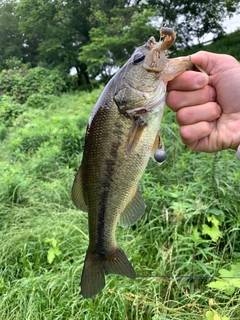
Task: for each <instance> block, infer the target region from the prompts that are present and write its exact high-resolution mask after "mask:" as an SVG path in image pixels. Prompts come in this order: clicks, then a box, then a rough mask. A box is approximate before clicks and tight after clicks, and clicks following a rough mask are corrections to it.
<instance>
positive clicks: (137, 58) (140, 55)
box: [133, 52, 145, 64]
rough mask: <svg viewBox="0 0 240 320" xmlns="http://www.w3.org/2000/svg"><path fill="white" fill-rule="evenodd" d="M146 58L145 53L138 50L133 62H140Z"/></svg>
mask: <svg viewBox="0 0 240 320" xmlns="http://www.w3.org/2000/svg"><path fill="white" fill-rule="evenodd" d="M144 58H145V55H144V54H143V53H142V52H136V53H135V54H134V56H133V63H134V64H138V63H140V62H142V61H143V60H144Z"/></svg>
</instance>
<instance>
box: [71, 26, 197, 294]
mask: <svg viewBox="0 0 240 320" xmlns="http://www.w3.org/2000/svg"><path fill="white" fill-rule="evenodd" d="M175 38H176V34H175V32H174V31H173V29H171V28H167V27H162V28H161V29H160V40H159V41H156V40H155V38H154V37H150V39H149V40H148V41H147V42H146V43H145V44H144V45H142V46H140V47H138V48H136V50H135V51H134V52H133V54H132V56H131V57H130V58H129V60H128V61H127V62H126V63H125V64H124V65H123V67H122V68H121V69H119V71H118V72H117V73H116V74H115V75H114V76H113V77H112V79H111V80H110V81H109V82H108V84H107V85H106V86H105V88H104V89H103V92H102V93H101V95H100V97H99V98H98V100H97V102H96V105H95V107H94V108H93V111H92V114H91V116H90V119H89V121H88V125H87V129H86V136H85V146H84V151H83V158H82V162H81V165H80V168H79V170H78V172H77V174H76V177H75V179H74V183H73V186H72V200H73V203H74V205H75V206H76V207H77V208H78V209H80V210H82V211H85V212H88V229H89V246H88V249H87V252H86V257H85V261H84V266H83V271H82V276H81V283H80V286H81V294H82V296H83V298H92V297H94V296H95V295H97V294H98V293H99V292H100V291H101V290H102V289H103V288H104V286H105V276H106V275H108V274H117V275H121V276H125V277H128V278H130V279H135V278H136V273H135V271H134V269H133V267H132V265H131V263H130V261H129V260H128V258H127V257H126V255H125V253H124V252H123V250H122V249H121V248H120V247H119V246H118V245H117V242H116V236H115V232H116V228H117V225H120V226H122V227H127V226H131V225H133V224H135V223H136V222H137V221H138V220H139V219H140V218H141V217H142V215H143V214H144V212H145V208H146V205H145V203H144V200H143V198H142V196H141V193H140V192H139V190H138V182H139V180H140V179H141V177H142V175H143V172H144V170H145V168H146V166H147V163H148V161H149V158H150V157H153V155H154V153H155V151H156V150H158V149H161V148H162V139H161V138H160V134H159V129H160V124H161V119H162V116H163V110H164V105H165V97H166V85H167V82H168V81H169V80H171V79H173V78H174V77H176V76H177V75H179V74H181V73H182V72H184V71H186V70H189V69H193V67H194V66H193V64H192V62H191V61H190V58H188V57H182V58H175V59H168V58H167V55H168V53H169V51H168V48H169V47H170V46H171V45H172V44H173V43H174V41H175Z"/></svg>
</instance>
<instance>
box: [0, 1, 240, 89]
mask: <svg viewBox="0 0 240 320" xmlns="http://www.w3.org/2000/svg"><path fill="white" fill-rule="evenodd" d="M239 2H240V0H220V1H219V0H203V1H201V2H199V1H194V0H193V1H190V0H185V1H181V2H179V1H178V0H143V1H139V0H138V1H137V0H108V1H107V0H66V1H62V0H19V1H17V0H5V1H4V0H0V70H3V69H8V68H9V67H10V66H11V67H12V66H13V65H14V66H15V67H16V65H17V61H21V62H22V63H28V64H29V65H30V66H31V67H35V66H43V67H47V68H50V69H51V68H56V67H57V68H58V69H59V70H60V71H61V72H62V73H63V74H65V75H67V74H69V72H70V69H71V68H75V70H76V72H77V76H78V83H79V85H80V84H83V83H89V82H90V80H91V79H94V78H95V77H96V76H100V77H103V78H104V77H108V76H109V75H110V74H111V73H112V72H113V70H115V69H116V67H119V66H121V65H122V64H123V62H124V61H125V60H126V59H127V58H128V57H129V56H130V54H131V53H132V51H133V50H134V48H135V47H137V46H139V45H141V44H142V43H144V42H145V41H146V40H147V39H148V38H149V37H150V36H151V35H153V36H155V37H157V38H158V37H159V27H160V26H161V24H162V23H163V22H166V23H167V25H168V26H170V27H172V28H174V29H175V30H176V31H177V41H176V48H181V49H183V48H186V47H190V46H191V45H192V44H193V40H196V39H197V41H198V42H199V43H201V42H202V40H203V37H204V36H205V35H206V34H209V33H212V34H213V35H214V37H218V36H219V35H221V34H223V32H224V30H223V25H222V23H223V20H224V19H225V17H226V16H227V15H230V16H231V14H233V13H234V12H237V10H239Z"/></svg>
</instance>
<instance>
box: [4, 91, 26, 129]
mask: <svg viewBox="0 0 240 320" xmlns="http://www.w3.org/2000/svg"><path fill="white" fill-rule="evenodd" d="M24 110H25V106H23V105H21V104H19V103H16V101H14V98H13V97H11V96H8V95H5V94H4V95H2V96H0V122H2V123H4V124H5V125H6V126H11V125H12V124H13V121H14V119H16V118H17V117H18V116H19V115H20V114H21V113H22V112H23V111H24Z"/></svg>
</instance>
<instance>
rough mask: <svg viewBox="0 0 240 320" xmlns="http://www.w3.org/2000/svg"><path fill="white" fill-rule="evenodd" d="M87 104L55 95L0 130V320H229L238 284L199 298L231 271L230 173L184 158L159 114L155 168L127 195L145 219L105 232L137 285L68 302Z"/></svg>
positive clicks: (235, 179) (218, 157) (78, 251)
mask: <svg viewBox="0 0 240 320" xmlns="http://www.w3.org/2000/svg"><path fill="white" fill-rule="evenodd" d="M99 92H100V89H98V90H95V91H93V92H92V93H91V94H89V93H81V94H75V95H74V94H72V95H70V94H65V95H62V96H61V97H59V98H55V100H54V102H53V103H52V104H51V105H50V106H49V108H47V109H44V110H38V109H34V110H33V109H29V110H28V111H25V112H24V113H23V114H22V115H20V116H19V117H18V118H17V119H16V120H15V122H14V123H13V126H11V127H6V128H4V130H3V129H2V130H3V131H4V135H2V141H1V143H0V164H1V165H0V239H1V242H0V319H4V320H5V319H6V320H11V319H14V320H18V319H19V320H20V319H21V320H22V319H26V320H28V319H29V320H45V319H46V320H57V319H61V320H65V319H68V320H72V319H99V320H101V319H113V320H115V319H116V320H126V319H136V320H148V319H153V320H169V319H171V320H172V319H173V320H183V319H184V320H185V319H186V320H190V319H191V320H203V319H206V320H213V319H214V320H215V319H222V320H227V319H228V320H237V319H239V314H240V298H239V293H240V291H239V289H238V282H237V281H239V280H237V279H236V282H234V283H233V285H232V286H233V287H234V289H235V290H233V291H231V292H230V293H229V292H227V291H226V290H218V289H216V288H211V287H209V286H207V285H208V284H209V283H210V282H214V281H215V280H214V279H215V278H212V276H215V277H218V276H219V270H221V269H223V268H224V269H230V267H231V266H233V265H234V264H236V263H237V262H239V261H240V253H239V252H240V237H239V230H240V198H239V191H240V184H239V178H240V170H239V163H238V162H237V160H236V159H235V155H234V153H233V152H232V151H224V152H221V153H218V154H200V153H192V152H190V151H189V150H188V149H187V148H186V147H184V146H183V145H182V143H181V142H180V140H179V136H178V127H177V125H176V123H175V119H174V118H175V115H174V114H173V113H171V112H170V111H169V110H166V112H165V116H164V120H163V123H162V129H161V133H162V136H163V139H164V143H165V149H166V152H167V160H166V162H165V163H164V164H163V165H162V166H161V167H159V166H158V165H157V164H155V163H153V161H152V160H150V162H149V165H148V168H147V170H146V172H145V173H144V175H143V178H142V180H141V183H140V186H139V187H140V190H141V192H142V194H143V197H144V200H145V202H146V204H147V210H146V213H145V215H144V216H143V218H142V219H141V220H140V221H139V222H138V223H137V224H136V225H135V226H133V227H131V228H127V229H121V228H118V230H117V239H118V243H119V245H120V246H121V247H122V248H123V250H124V251H125V253H126V255H127V257H128V258H129V259H130V261H131V262H132V264H133V266H134V268H135V270H136V273H137V275H138V276H137V279H136V280H135V281H132V280H129V279H126V278H123V277H119V276H114V275H110V276H108V277H107V281H106V282H107V284H106V287H105V289H104V290H103V292H102V293H100V294H99V295H98V296H96V297H95V298H94V299H88V300H86V299H85V300H84V299H83V298H82V297H81V296H80V294H79V291H80V289H79V282H80V277H81V271H82V266H83V260H84V257H85V251H86V248H87V245H88V233H87V215H86V214H85V213H82V212H81V211H77V210H76V209H75V208H74V206H73V204H72V202H71V198H70V190H71V185H72V182H73V179H74V175H75V173H76V170H77V168H78V165H79V163H80V159H81V155H82V148H83V143H84V134H85V126H86V123H87V119H88V117H89V114H90V112H91V109H92V107H93V105H94V103H95V101H96V99H97V97H98V95H99ZM205 231H206V232H205Z"/></svg>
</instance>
